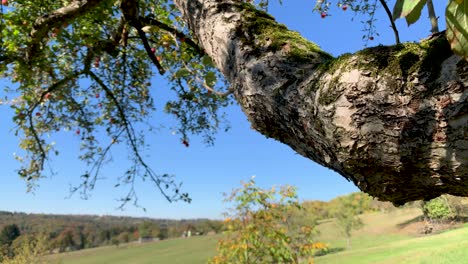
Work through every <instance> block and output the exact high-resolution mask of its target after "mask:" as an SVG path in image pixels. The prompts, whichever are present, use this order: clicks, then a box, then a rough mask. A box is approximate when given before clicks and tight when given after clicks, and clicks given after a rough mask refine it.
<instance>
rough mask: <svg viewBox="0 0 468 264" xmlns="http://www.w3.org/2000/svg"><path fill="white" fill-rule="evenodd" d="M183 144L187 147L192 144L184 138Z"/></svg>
mask: <svg viewBox="0 0 468 264" xmlns="http://www.w3.org/2000/svg"><path fill="white" fill-rule="evenodd" d="M182 144H184V145H185V146H186V147H187V148H188V147H189V146H190V145H189V143H188V142H187V140H183V141H182Z"/></svg>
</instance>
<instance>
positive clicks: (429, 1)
mask: <svg viewBox="0 0 468 264" xmlns="http://www.w3.org/2000/svg"><path fill="white" fill-rule="evenodd" d="M427 10H428V11H429V19H430V20H431V32H432V33H433V34H434V33H438V32H439V25H438V24H439V22H438V21H439V18H438V17H436V14H435V10H434V4H433V3H432V0H427Z"/></svg>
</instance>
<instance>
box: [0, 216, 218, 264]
mask: <svg viewBox="0 0 468 264" xmlns="http://www.w3.org/2000/svg"><path fill="white" fill-rule="evenodd" d="M222 228H223V224H222V222H221V221H219V220H210V219H187V220H185V219H184V220H171V219H150V218H132V217H116V216H93V215H45V214H26V213H12V212H5V211H0V250H1V252H0V256H7V255H8V256H10V257H12V255H14V252H15V251H16V250H17V249H20V248H22V247H24V244H25V243H29V241H31V236H36V235H38V234H41V236H45V237H46V239H45V240H46V242H47V245H46V247H47V249H48V251H49V252H65V251H74V250H80V249H85V248H93V247H98V246H104V245H120V244H124V243H129V242H132V241H137V240H139V239H140V238H141V237H145V238H152V239H155V238H156V239H160V240H162V239H167V238H174V237H180V236H182V235H183V234H184V232H186V231H187V230H190V231H191V233H192V234H194V235H196V234H198V235H203V234H208V233H219V232H221V229H222ZM0 261H1V260H0Z"/></svg>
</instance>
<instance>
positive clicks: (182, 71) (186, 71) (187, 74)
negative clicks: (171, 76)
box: [175, 68, 190, 78]
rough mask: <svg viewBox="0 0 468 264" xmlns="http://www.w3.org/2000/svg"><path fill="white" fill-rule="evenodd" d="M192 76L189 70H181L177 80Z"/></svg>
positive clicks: (177, 73)
mask: <svg viewBox="0 0 468 264" xmlns="http://www.w3.org/2000/svg"><path fill="white" fill-rule="evenodd" d="M189 75H190V72H189V71H188V70H187V69H184V68H182V69H180V70H178V71H177V72H176V73H175V77H176V78H182V77H187V76H189Z"/></svg>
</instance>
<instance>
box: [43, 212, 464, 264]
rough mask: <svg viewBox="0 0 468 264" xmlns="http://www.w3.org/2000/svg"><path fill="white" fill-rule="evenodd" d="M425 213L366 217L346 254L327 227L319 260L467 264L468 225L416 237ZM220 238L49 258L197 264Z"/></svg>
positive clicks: (325, 224)
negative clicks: (410, 227)
mask: <svg viewBox="0 0 468 264" xmlns="http://www.w3.org/2000/svg"><path fill="white" fill-rule="evenodd" d="M419 214H420V210H417V209H416V210H415V209H403V210H397V211H394V212H392V213H386V214H382V213H372V214H367V215H364V216H362V220H363V221H364V223H365V224H366V225H365V227H364V228H362V229H361V230H358V231H356V232H355V233H354V235H353V238H352V249H350V250H348V249H346V250H345V249H344V248H345V247H346V241H345V239H343V236H342V235H341V234H340V233H339V231H338V228H337V226H336V225H335V223H334V221H333V220H332V219H331V220H328V221H322V223H321V224H320V225H319V229H320V231H321V234H320V238H319V239H320V241H323V242H326V243H328V244H329V245H330V247H331V248H334V249H338V250H337V252H335V253H331V254H328V255H326V256H321V257H317V258H316V259H315V260H316V263H317V264H329V263H339V264H353V263H356V264H365V263H372V264H379V263H380V264H394V263H398V264H400V263H418V264H444V263H446V264H457V263H461V264H464V263H468V250H467V248H468V239H466V238H467V237H468V225H467V226H465V227H463V228H459V229H456V230H451V231H447V232H444V233H441V234H437V235H430V236H419V237H415V235H414V230H415V229H413V233H411V232H410V231H408V229H402V226H405V225H401V224H402V223H403V224H410V223H412V222H414V221H413V220H414V219H415V218H416V217H417V216H418V215H419ZM219 238H221V235H216V236H204V237H192V238H190V239H172V240H167V241H161V242H153V243H147V244H136V243H134V244H129V245H126V246H120V247H119V248H116V247H115V246H114V247H110V246H109V247H101V248H95V249H88V250H82V251H77V252H71V253H65V254H57V255H53V256H49V259H50V262H51V263H56V262H57V261H60V263H64V264H74V263H76V264H78V263H79V264H92V263H96V264H98V263H99V264H105V263H109V264H111V263H112V264H149V263H158V264H166V263H167V264H177V263H184V264H186V263H187V264H197V263H206V261H207V260H208V259H209V258H210V257H212V256H214V255H215V254H216V252H215V248H216V243H217V240H218V239H219Z"/></svg>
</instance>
